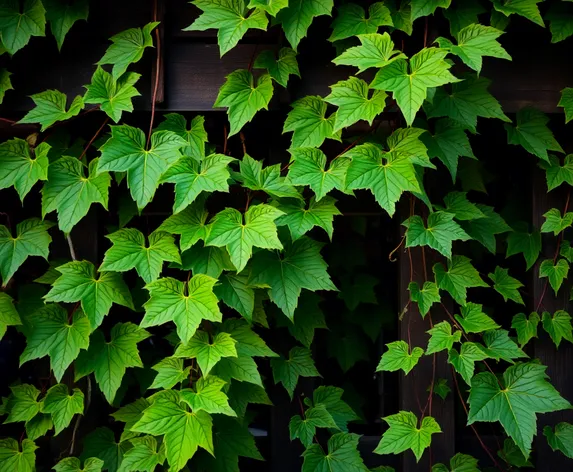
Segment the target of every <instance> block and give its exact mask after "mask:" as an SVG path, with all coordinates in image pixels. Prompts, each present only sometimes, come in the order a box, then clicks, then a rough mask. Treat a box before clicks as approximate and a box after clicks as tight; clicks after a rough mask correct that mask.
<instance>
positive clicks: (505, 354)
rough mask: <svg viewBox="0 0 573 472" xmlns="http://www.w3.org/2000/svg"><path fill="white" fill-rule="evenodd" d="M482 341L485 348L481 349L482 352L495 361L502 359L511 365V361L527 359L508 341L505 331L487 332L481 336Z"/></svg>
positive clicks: (511, 341) (514, 344)
mask: <svg viewBox="0 0 573 472" xmlns="http://www.w3.org/2000/svg"><path fill="white" fill-rule="evenodd" d="M483 340H484V343H485V345H486V347H485V348H483V350H484V352H485V353H486V354H487V355H488V356H489V357H491V358H492V359H495V360H497V361H499V360H500V359H503V360H504V361H507V362H509V363H512V364H513V359H520V358H524V357H528V355H527V354H525V352H523V351H522V350H521V349H520V348H519V347H518V346H517V344H516V343H515V342H514V341H513V340H512V339H510V337H509V332H508V331H506V330H505V329H497V330H494V331H487V332H486V333H485V334H484V336H483Z"/></svg>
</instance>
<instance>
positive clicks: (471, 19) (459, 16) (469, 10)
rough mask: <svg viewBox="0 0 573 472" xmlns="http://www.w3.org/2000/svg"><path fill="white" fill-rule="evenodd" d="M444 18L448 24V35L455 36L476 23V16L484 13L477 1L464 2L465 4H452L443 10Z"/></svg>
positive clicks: (467, 0)
mask: <svg viewBox="0 0 573 472" xmlns="http://www.w3.org/2000/svg"><path fill="white" fill-rule="evenodd" d="M443 13H444V16H445V17H446V18H447V19H448V21H449V22H450V33H451V35H452V36H457V35H458V33H459V32H460V31H461V30H462V29H464V28H465V27H466V26H469V25H471V24H473V23H478V22H479V21H478V16H479V15H480V14H482V13H485V9H484V8H483V7H482V5H481V4H480V3H479V0H466V1H465V2H461V3H460V2H454V4H453V5H452V6H451V7H450V8H448V9H446V10H444V12H443Z"/></svg>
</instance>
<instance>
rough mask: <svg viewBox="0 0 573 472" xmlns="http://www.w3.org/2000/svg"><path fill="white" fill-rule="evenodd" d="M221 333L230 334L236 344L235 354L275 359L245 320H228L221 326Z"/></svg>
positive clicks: (274, 355)
mask: <svg viewBox="0 0 573 472" xmlns="http://www.w3.org/2000/svg"><path fill="white" fill-rule="evenodd" d="M221 331H222V332H225V333H228V334H230V335H231V336H232V337H233V339H235V340H236V341H237V342H238V344H237V345H236V346H237V353H238V354H239V355H245V356H250V357H257V356H259V357H277V354H275V353H274V352H273V351H272V350H271V349H270V348H269V347H268V346H267V345H266V343H265V342H264V341H263V340H262V339H261V337H260V336H259V335H258V334H257V333H255V332H254V331H253V330H252V329H251V326H250V325H249V323H248V322H246V321H245V320H241V319H237V318H230V319H228V320H225V322H224V323H223V324H222V325H221Z"/></svg>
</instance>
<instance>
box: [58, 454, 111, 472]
mask: <svg viewBox="0 0 573 472" xmlns="http://www.w3.org/2000/svg"><path fill="white" fill-rule="evenodd" d="M103 466H104V462H103V461H102V460H101V459H98V458H97V457H90V458H89V459H86V460H85V461H84V466H83V468H82V466H81V462H80V460H79V459H78V458H77V457H66V458H65V459H62V460H61V461H60V462H58V463H57V464H56V465H55V466H54V467H53V470H55V471H56V472H101V471H102V468H103Z"/></svg>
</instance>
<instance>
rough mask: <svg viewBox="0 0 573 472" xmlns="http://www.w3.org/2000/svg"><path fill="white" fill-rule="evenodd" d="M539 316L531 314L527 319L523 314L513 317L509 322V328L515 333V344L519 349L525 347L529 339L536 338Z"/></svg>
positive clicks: (534, 313)
mask: <svg viewBox="0 0 573 472" xmlns="http://www.w3.org/2000/svg"><path fill="white" fill-rule="evenodd" d="M539 321H540V319H539V315H538V314H537V313H536V312H533V313H531V314H530V315H529V317H527V316H525V314H523V313H518V314H517V315H515V316H514V317H513V319H512V321H511V327H512V328H513V329H515V331H517V342H518V343H519V345H520V346H521V347H523V346H525V345H526V344H527V343H528V342H529V340H530V339H531V338H536V337H537V325H538V324H539Z"/></svg>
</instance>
